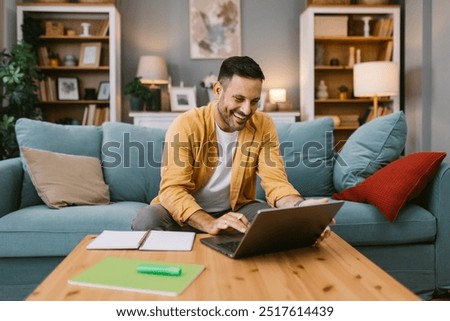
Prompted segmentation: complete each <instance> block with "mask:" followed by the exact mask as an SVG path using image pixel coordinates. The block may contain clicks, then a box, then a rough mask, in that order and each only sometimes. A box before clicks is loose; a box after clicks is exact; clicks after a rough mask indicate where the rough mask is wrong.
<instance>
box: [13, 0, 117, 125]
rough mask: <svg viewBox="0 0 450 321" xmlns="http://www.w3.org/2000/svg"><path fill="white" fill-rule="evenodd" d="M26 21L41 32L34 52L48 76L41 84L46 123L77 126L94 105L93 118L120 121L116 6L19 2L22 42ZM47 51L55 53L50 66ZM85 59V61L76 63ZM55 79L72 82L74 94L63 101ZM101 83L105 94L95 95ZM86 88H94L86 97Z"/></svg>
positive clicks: (19, 35)
mask: <svg viewBox="0 0 450 321" xmlns="http://www.w3.org/2000/svg"><path fill="white" fill-rule="evenodd" d="M26 18H31V19H32V21H34V22H35V23H37V24H39V25H41V27H42V30H43V32H42V34H41V35H40V36H39V38H38V48H37V51H38V52H37V54H38V57H39V59H38V64H39V67H40V70H41V71H42V72H43V73H44V75H45V76H46V82H45V83H41V86H40V96H41V103H40V107H41V109H42V111H43V115H44V119H45V120H48V121H53V122H56V121H60V120H61V119H73V120H75V121H78V122H80V123H81V122H82V121H83V116H84V114H85V111H87V110H88V109H89V106H90V107H91V111H92V107H93V106H95V109H96V111H97V112H96V115H97V114H98V115H100V113H98V112H99V111H101V115H102V117H104V118H103V121H108V120H109V121H113V122H115V121H120V119H121V90H120V89H121V86H120V79H121V75H120V36H121V35H120V14H119V12H118V10H117V9H116V7H115V6H114V5H113V4H98V5H97V4H89V5H84V4H56V5H55V4H52V5H49V4H46V3H45V4H44V3H41V4H37V3H23V4H20V5H18V6H17V34H18V39H19V40H22V38H23V33H22V25H23V23H24V21H25V19H26ZM83 24H88V25H89V28H88V30H89V35H85V34H83V33H84V28H83ZM50 26H51V28H50ZM52 28H54V30H53V29H52ZM49 31H51V32H49ZM82 48H84V51H83V50H82ZM91 49H94V51H92V50H91ZM97 50H98V51H97ZM50 53H55V54H57V55H58V59H57V63H56V64H49V61H48V57H46V55H48V54H50ZM91 54H92V55H91ZM97 55H98V56H97ZM68 56H72V57H74V58H75V63H74V64H73V63H72V64H69V63H66V64H64V60H65V58H67V57H68ZM83 57H84V60H83V61H84V62H85V63H84V64H82V65H80V59H82V58H83ZM50 58H51V57H50ZM91 58H92V59H91ZM58 78H62V79H71V80H73V79H76V81H77V83H78V89H77V91H78V96H76V95H75V96H73V97H71V99H67V100H63V99H61V97H59V95H58V94H59V93H60V92H58V89H59V88H58ZM101 84H102V86H103V87H102V88H103V89H104V92H103V94H102V95H100V96H99V95H98V94H99V93H98V91H99V89H100V88H101V86H100V85H101ZM88 88H90V89H91V92H92V91H93V90H94V94H93V95H89V96H88V95H86V91H85V89H88ZM108 89H109V93H108ZM44 91H45V94H43V92H44ZM102 96H103V97H102ZM74 97H75V98H74ZM77 98H78V99H77Z"/></svg>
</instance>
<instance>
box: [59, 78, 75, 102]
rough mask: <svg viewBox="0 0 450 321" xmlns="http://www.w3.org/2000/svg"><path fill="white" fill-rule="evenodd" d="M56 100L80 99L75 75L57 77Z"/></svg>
mask: <svg viewBox="0 0 450 321" xmlns="http://www.w3.org/2000/svg"><path fill="white" fill-rule="evenodd" d="M57 89H58V100H80V89H79V85H78V78H77V77H58V79H57Z"/></svg>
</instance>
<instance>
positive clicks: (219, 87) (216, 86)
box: [213, 81, 223, 96]
mask: <svg viewBox="0 0 450 321" xmlns="http://www.w3.org/2000/svg"><path fill="white" fill-rule="evenodd" d="M213 92H214V94H215V95H216V96H220V94H221V93H222V92H223V86H222V84H221V83H220V82H219V81H216V82H215V83H214V86H213Z"/></svg>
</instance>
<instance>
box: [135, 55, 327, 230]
mask: <svg viewBox="0 0 450 321" xmlns="http://www.w3.org/2000/svg"><path fill="white" fill-rule="evenodd" d="M264 79H265V78H264V74H263V72H262V70H261V68H260V67H259V65H258V64H257V63H256V62H255V61H254V60H253V59H252V58H250V57H240V56H239V57H230V58H227V59H226V60H224V61H223V63H222V66H221V68H220V72H219V77H218V81H217V82H216V83H215V84H214V93H215V95H216V97H217V99H216V100H215V101H213V102H211V103H210V104H209V105H208V106H204V107H200V108H195V109H192V110H190V111H187V112H185V113H183V114H181V115H180V116H178V117H177V119H176V120H175V121H174V122H173V123H172V125H171V126H170V128H169V130H168V131H167V134H166V143H165V150H164V157H163V164H162V168H161V185H160V191H159V194H158V196H157V197H156V198H155V199H154V200H153V201H152V203H151V205H149V206H147V207H145V208H144V209H143V210H141V212H139V213H138V215H137V216H136V218H135V219H134V221H133V225H132V228H133V229H134V230H150V229H158V230H186V231H196V232H198V231H200V232H206V233H209V234H219V233H221V232H224V231H232V230H237V231H240V232H245V231H246V230H247V227H248V225H249V224H250V223H251V221H252V220H253V218H254V216H255V215H256V213H257V211H258V210H259V209H263V208H268V207H288V206H299V205H300V204H301V205H305V204H312V203H322V202H326V201H327V199H320V200H304V199H303V198H302V196H301V195H300V193H299V192H298V191H297V190H295V189H294V187H293V186H292V185H291V184H290V183H289V182H288V179H287V175H286V172H285V169H284V165H283V161H282V158H281V156H280V153H279V142H278V136H277V132H276V129H275V126H274V124H273V121H272V119H271V118H270V116H268V115H267V114H265V113H264V112H261V111H259V110H257V107H258V103H259V99H260V96H261V89H262V83H263V81H264ZM257 176H259V177H260V179H261V186H262V188H263V189H264V192H265V194H266V200H267V202H262V201H259V200H256V184H257V181H256V178H257ZM327 231H328V230H326V231H325V232H327ZM325 232H324V233H323V234H322V237H325V236H326V235H327V233H325Z"/></svg>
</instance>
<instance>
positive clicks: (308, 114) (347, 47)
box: [300, 5, 401, 141]
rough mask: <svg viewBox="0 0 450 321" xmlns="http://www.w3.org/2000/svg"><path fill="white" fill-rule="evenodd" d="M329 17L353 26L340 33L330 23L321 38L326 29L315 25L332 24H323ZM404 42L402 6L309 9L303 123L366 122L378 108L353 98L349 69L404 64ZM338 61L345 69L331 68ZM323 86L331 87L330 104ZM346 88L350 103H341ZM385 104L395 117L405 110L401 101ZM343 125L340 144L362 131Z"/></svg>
mask: <svg viewBox="0 0 450 321" xmlns="http://www.w3.org/2000/svg"><path fill="white" fill-rule="evenodd" d="M326 16H340V17H345V18H347V20H348V21H347V25H346V26H340V27H341V29H339V30H334V27H333V25H332V23H331V22H330V25H329V26H328V29H327V28H326V27H327V26H326V25H320V26H319V27H324V28H323V30H322V31H320V32H321V33H317V34H315V32H316V31H317V30H320V29H321V28H316V25H315V24H316V23H325V24H326V23H327V22H326V21H327V20H326V19H325V20H323V19H322V20H320V18H323V17H326ZM364 16H370V17H371V24H370V30H369V33H370V36H363V34H364V22H363V21H362V19H361V18H362V17H364ZM317 18H319V19H317ZM321 21H322V22H321ZM330 21H331V20H330ZM386 22H387V24H386ZM344 28H346V30H344ZM324 30H325V31H324ZM333 34H335V35H339V36H333ZM374 35H378V36H374ZM400 37H401V34H400V7H399V6H389V5H388V6H353V5H350V6H342V5H341V6H332V5H330V6H308V7H307V8H306V9H305V10H304V11H303V12H302V13H301V16H300V43H301V46H300V109H301V113H300V114H301V115H302V121H307V120H313V119H315V118H316V117H317V116H326V115H333V116H337V117H342V118H343V119H344V118H345V117H347V118H348V117H349V116H356V117H357V118H361V117H364V116H365V115H366V114H367V112H368V110H369V108H370V107H371V106H372V105H373V99H371V98H370V97H367V98H356V97H353V91H354V87H355V86H354V83H353V66H352V67H350V66H349V65H353V64H354V63H357V61H358V59H359V61H361V62H368V61H388V60H391V61H393V62H395V63H397V64H400ZM352 47H353V48H352ZM350 54H352V55H354V57H353V58H354V59H350ZM358 55H359V56H358ZM333 60H334V61H338V62H339V65H337V66H332V65H330V63H331V62H332V61H333ZM321 82H323V83H324V84H325V85H326V86H327V93H328V97H329V98H328V99H317V92H318V87H319V84H320V83H321ZM342 86H345V87H346V88H347V89H348V97H349V98H348V99H340V98H339V97H340V90H339V89H340V88H341V87H342ZM379 102H380V104H382V105H383V107H388V108H389V109H390V111H392V112H396V111H399V110H400V103H399V97H397V96H396V97H383V98H382V99H380V100H379ZM341 124H342V125H343V126H337V127H336V128H335V131H334V135H335V137H334V138H335V140H336V141H345V140H346V139H347V138H348V136H349V135H350V134H351V133H352V132H353V131H354V130H356V129H357V128H358V127H359V126H358V125H359V123H357V122H341Z"/></svg>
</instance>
